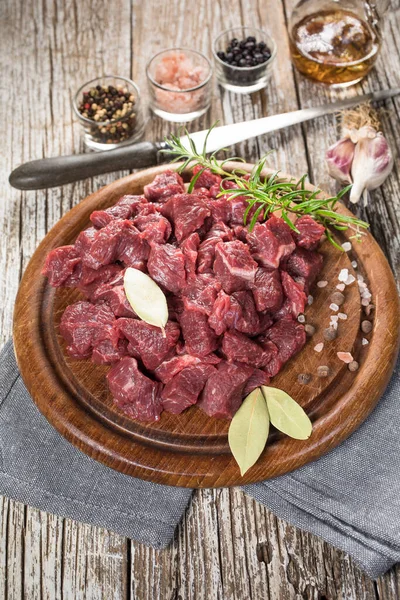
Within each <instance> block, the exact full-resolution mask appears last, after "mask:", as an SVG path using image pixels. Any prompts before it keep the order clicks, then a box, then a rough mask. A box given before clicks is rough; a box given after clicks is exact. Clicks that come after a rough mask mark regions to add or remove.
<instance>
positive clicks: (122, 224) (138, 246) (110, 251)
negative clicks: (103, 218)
mask: <svg viewBox="0 0 400 600" xmlns="http://www.w3.org/2000/svg"><path fill="white" fill-rule="evenodd" d="M146 253H148V245H147V244H146V242H145V241H144V240H142V239H141V237H140V233H139V231H138V230H137V229H136V227H134V225H133V224H132V222H131V221H128V220H124V221H122V220H117V221H111V222H110V223H109V224H108V225H106V226H105V227H103V228H102V229H99V231H98V232H97V234H96V235H95V237H94V239H93V243H92V245H91V247H90V249H89V251H88V252H87V253H86V254H85V256H83V257H82V260H83V262H84V264H86V265H87V266H88V267H91V268H93V269H97V268H99V267H100V266H101V265H109V264H110V263H112V262H115V261H116V260H124V258H126V259H127V262H128V263H129V264H127V266H134V264H135V263H136V262H139V261H141V260H143V258H144V257H146Z"/></svg>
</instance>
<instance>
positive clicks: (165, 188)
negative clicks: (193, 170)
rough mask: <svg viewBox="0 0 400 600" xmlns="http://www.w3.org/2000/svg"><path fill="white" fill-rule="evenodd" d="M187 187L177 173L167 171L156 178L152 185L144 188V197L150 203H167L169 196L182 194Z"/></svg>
mask: <svg viewBox="0 0 400 600" xmlns="http://www.w3.org/2000/svg"><path fill="white" fill-rule="evenodd" d="M184 191H185V185H184V183H183V179H182V177H181V176H180V175H179V173H177V172H176V171H165V172H164V173H161V174H160V175H157V176H156V177H155V178H154V181H153V182H152V183H149V184H148V185H145V186H144V195H145V196H146V198H147V200H150V202H165V201H166V199H167V198H169V196H174V195H175V194H182V193H183V192H184Z"/></svg>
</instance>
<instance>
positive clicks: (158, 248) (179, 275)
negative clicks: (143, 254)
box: [147, 244, 186, 294]
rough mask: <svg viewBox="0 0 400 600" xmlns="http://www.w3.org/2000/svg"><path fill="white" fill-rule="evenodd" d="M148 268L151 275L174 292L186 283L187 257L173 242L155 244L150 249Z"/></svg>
mask: <svg viewBox="0 0 400 600" xmlns="http://www.w3.org/2000/svg"><path fill="white" fill-rule="evenodd" d="M147 269H148V271H149V275H150V277H152V278H153V279H154V281H156V282H157V283H158V284H159V285H161V286H162V287H163V288H164V289H166V290H168V291H169V292H173V293H174V294H176V293H178V292H179V291H180V290H182V289H183V288H184V287H185V285H186V272H185V257H184V255H183V252H182V250H180V249H179V248H175V246H172V245H171V244H163V245H159V244H155V245H153V246H152V248H151V251H150V256H149V260H148V263H147Z"/></svg>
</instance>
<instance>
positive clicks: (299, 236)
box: [292, 215, 325, 250]
mask: <svg viewBox="0 0 400 600" xmlns="http://www.w3.org/2000/svg"><path fill="white" fill-rule="evenodd" d="M295 226H296V229H298V230H299V233H297V232H293V233H292V235H293V237H294V239H295V240H296V244H297V245H298V246H301V247H302V248H306V249H307V250H315V248H316V247H317V246H318V243H319V242H320V240H321V238H322V236H323V234H324V232H325V228H324V226H323V225H321V224H320V223H317V222H316V221H314V219H313V218H312V217H310V216H309V215H304V217H300V219H297V221H296V222H295Z"/></svg>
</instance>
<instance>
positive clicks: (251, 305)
mask: <svg viewBox="0 0 400 600" xmlns="http://www.w3.org/2000/svg"><path fill="white" fill-rule="evenodd" d="M232 300H234V301H236V302H237V303H238V306H239V309H240V312H237V313H236V320H235V321H234V322H233V323H232V325H231V326H232V327H234V328H235V329H237V331H241V332H242V333H247V334H248V335H257V334H258V333H260V331H261V330H262V331H263V330H264V329H265V328H266V327H267V326H268V324H263V325H262V326H261V327H260V318H259V316H258V314H257V310H256V305H255V302H254V298H253V295H252V293H251V292H235V293H233V294H232ZM267 319H268V322H269V320H270V319H269V317H268V316H267Z"/></svg>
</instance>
